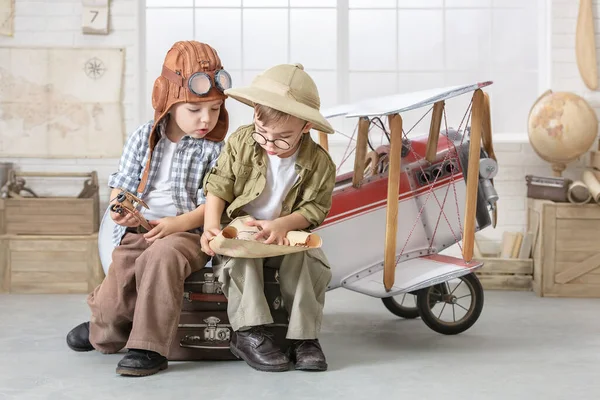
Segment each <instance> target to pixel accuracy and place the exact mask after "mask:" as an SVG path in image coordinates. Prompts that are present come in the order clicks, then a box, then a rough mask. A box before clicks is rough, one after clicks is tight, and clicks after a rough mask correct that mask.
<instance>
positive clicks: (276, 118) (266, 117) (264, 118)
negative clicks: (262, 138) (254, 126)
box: [254, 104, 291, 125]
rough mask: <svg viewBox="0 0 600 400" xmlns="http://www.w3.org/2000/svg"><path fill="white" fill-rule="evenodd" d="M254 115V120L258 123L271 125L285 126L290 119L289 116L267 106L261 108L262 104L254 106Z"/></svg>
mask: <svg viewBox="0 0 600 400" xmlns="http://www.w3.org/2000/svg"><path fill="white" fill-rule="evenodd" d="M254 114H255V115H256V119H257V120H259V121H260V122H262V123H264V124H273V125H281V124H285V123H286V122H287V121H288V120H289V119H290V117H291V115H290V114H286V113H284V112H281V111H279V110H276V109H274V108H271V107H268V106H263V105H262V104H256V105H255V106H254Z"/></svg>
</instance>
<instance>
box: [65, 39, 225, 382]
mask: <svg viewBox="0 0 600 400" xmlns="http://www.w3.org/2000/svg"><path fill="white" fill-rule="evenodd" d="M230 83H231V82H230V78H229V75H228V74H227V72H226V71H225V70H224V69H223V66H222V65H221V60H220V58H219V56H218V54H217V52H216V51H215V50H214V49H213V48H212V47H210V46H209V45H207V44H204V43H199V42H196V41H182V42H177V43H175V44H174V45H173V46H172V48H171V49H170V50H169V51H168V53H167V55H166V57H165V61H164V64H163V68H162V72H161V75H160V76H159V77H158V78H157V79H156V81H155V84H154V88H153V92H152V106H153V108H154V110H155V114H154V120H151V121H149V122H147V123H145V124H143V125H142V126H140V127H139V128H138V129H137V130H136V131H135V132H134V133H133V134H132V135H131V136H130V137H129V138H128V140H127V142H126V144H125V147H124V151H123V155H122V156H121V160H120V164H119V169H118V171H117V172H116V173H114V174H112V175H111V176H110V178H109V182H108V184H109V186H110V187H111V188H112V189H113V190H112V192H111V199H113V201H111V204H114V203H115V201H116V200H114V199H115V198H116V197H117V195H118V194H119V193H121V191H127V192H130V193H132V194H135V195H137V196H138V197H139V198H141V200H143V201H144V202H145V203H146V204H147V205H148V207H149V209H148V210H146V209H142V210H136V212H135V216H134V215H133V214H129V213H124V214H119V213H117V212H111V214H110V215H111V217H112V219H113V220H114V221H115V223H116V224H117V225H116V227H115V229H114V233H113V245H114V246H115V249H114V251H113V253H112V264H111V265H110V267H109V270H108V274H107V276H106V278H105V279H104V281H103V282H102V284H101V285H100V286H98V287H97V288H96V289H95V290H94V291H93V292H92V293H91V294H90V295H89V296H88V305H89V307H90V309H91V318H90V321H89V322H84V323H82V324H80V325H78V326H77V327H75V328H73V330H71V332H69V334H68V335H67V344H68V345H69V347H70V348H71V349H73V350H75V351H90V350H94V349H96V350H98V351H100V352H102V353H116V352H118V351H119V350H121V349H122V348H124V347H125V348H127V349H128V350H129V351H128V353H127V354H126V355H125V357H124V358H123V359H122V360H121V361H120V362H119V364H118V366H117V373H119V374H122V375H134V376H143V375H151V374H154V373H156V372H158V371H160V370H163V369H166V368H167V366H168V362H167V358H166V356H167V355H168V349H169V347H170V345H171V341H172V340H173V339H174V337H175V333H176V330H177V325H178V322H179V315H180V310H181V299H182V297H183V282H184V280H185V278H187V277H188V276H189V275H190V274H191V273H193V272H195V271H197V270H199V269H201V268H202V267H204V265H205V264H206V262H207V261H208V257H207V256H206V255H205V254H203V253H202V252H201V250H200V233H201V228H202V226H203V225H204V203H205V200H206V199H205V195H204V192H203V190H202V181H203V178H204V174H205V172H206V171H208V170H209V169H210V168H211V167H212V166H213V165H214V164H215V162H216V160H217V157H218V155H219V153H220V152H221V149H222V147H223V139H224V137H225V135H226V133H227V129H228V124H229V117H228V113H227V110H226V109H225V103H224V102H225V98H226V95H225V94H224V90H225V89H227V88H229V87H230V86H231V84H230ZM136 216H137V217H138V218H146V219H147V220H149V222H150V225H151V226H152V229H151V230H150V231H147V230H146V229H145V228H143V227H142V226H141V225H140V222H139V220H138V219H137V218H136Z"/></svg>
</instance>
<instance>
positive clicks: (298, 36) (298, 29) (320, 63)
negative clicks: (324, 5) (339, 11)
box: [290, 9, 337, 69]
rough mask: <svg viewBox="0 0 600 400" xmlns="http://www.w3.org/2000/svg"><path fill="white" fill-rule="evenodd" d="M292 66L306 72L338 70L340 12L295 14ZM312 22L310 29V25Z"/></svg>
mask: <svg viewBox="0 0 600 400" xmlns="http://www.w3.org/2000/svg"><path fill="white" fill-rule="evenodd" d="M290 15H291V29H290V32H291V47H292V48H291V60H290V61H291V62H299V63H301V64H302V65H304V67H305V68H307V69H308V68H318V69H335V68H336V65H337V21H336V10H314V9H313V10H310V9H308V10H291V14H290ZM307 21H310V28H308V29H307V26H306V22H307Z"/></svg>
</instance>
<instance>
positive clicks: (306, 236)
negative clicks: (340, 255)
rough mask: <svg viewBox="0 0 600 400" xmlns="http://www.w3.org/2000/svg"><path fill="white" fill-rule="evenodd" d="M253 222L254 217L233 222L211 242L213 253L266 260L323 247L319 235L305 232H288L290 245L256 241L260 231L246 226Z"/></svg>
mask: <svg viewBox="0 0 600 400" xmlns="http://www.w3.org/2000/svg"><path fill="white" fill-rule="evenodd" d="M251 220H253V218H252V217H250V216H244V217H238V218H236V219H234V220H233V221H231V223H230V224H229V225H227V226H226V227H225V228H223V230H222V231H221V232H220V233H219V234H218V235H217V236H216V237H215V238H214V239H213V240H211V241H210V248H211V249H212V251H214V252H215V253H216V254H220V255H224V256H229V257H241V258H265V257H276V256H281V255H285V254H291V253H298V252H300V251H306V250H310V249H316V248H319V247H321V245H322V240H321V237H320V236H319V235H316V234H314V233H310V232H303V231H291V232H288V234H287V235H286V238H287V239H288V241H289V242H290V244H289V245H277V244H265V243H263V242H264V240H260V241H258V240H255V239H254V236H255V235H256V234H257V233H258V232H260V229H259V228H258V227H256V226H248V225H246V222H247V221H251Z"/></svg>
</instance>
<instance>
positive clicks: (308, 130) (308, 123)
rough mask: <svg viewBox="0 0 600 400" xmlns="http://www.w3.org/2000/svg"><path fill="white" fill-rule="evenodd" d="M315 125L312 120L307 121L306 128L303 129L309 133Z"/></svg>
mask: <svg viewBox="0 0 600 400" xmlns="http://www.w3.org/2000/svg"><path fill="white" fill-rule="evenodd" d="M313 127H314V125H313V124H312V123H311V122H307V123H306V125H304V129H303V130H302V133H308V132H310V130H311V129H312V128H313Z"/></svg>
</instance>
